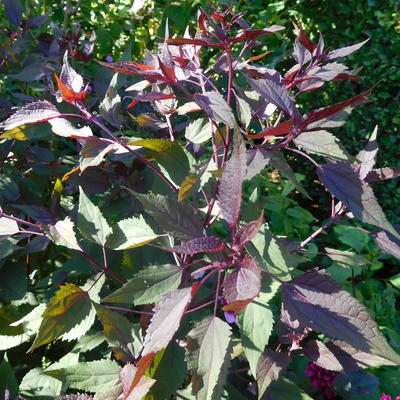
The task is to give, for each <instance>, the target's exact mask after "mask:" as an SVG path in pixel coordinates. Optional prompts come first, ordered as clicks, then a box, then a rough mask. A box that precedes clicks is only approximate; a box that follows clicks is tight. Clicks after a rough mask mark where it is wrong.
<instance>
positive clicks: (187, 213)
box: [135, 193, 203, 240]
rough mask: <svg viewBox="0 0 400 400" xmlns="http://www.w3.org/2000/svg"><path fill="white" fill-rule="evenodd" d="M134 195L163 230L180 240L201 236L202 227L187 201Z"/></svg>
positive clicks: (167, 197)
mask: <svg viewBox="0 0 400 400" xmlns="http://www.w3.org/2000/svg"><path fill="white" fill-rule="evenodd" d="M135 196H136V197H137V198H138V199H139V201H140V202H141V203H142V205H143V207H144V209H145V210H146V212H147V213H148V214H150V215H151V216H152V217H153V218H154V219H155V220H156V222H157V223H158V225H159V226H160V227H162V229H163V230H164V232H167V233H170V234H171V235H172V236H175V237H176V238H178V239H181V240H189V239H193V238H196V237H200V236H203V227H202V225H201V222H200V220H199V218H198V216H197V215H196V211H195V209H194V208H193V207H192V206H190V204H188V203H187V202H180V201H178V200H176V199H174V198H173V197H170V196H162V195H156V196H153V195H145V194H139V193H135Z"/></svg>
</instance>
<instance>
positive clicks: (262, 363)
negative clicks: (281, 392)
mask: <svg viewBox="0 0 400 400" xmlns="http://www.w3.org/2000/svg"><path fill="white" fill-rule="evenodd" d="M290 361H291V358H290V357H289V355H288V354H287V353H279V352H277V351H273V350H271V349H267V350H266V351H265V353H264V354H263V355H262V356H261V357H260V360H259V362H258V365H257V386H258V399H259V400H260V399H261V398H262V397H263V394H264V393H265V391H266V390H267V389H268V387H269V385H270V384H271V383H272V382H273V381H275V380H277V379H278V378H279V376H280V374H281V373H282V371H284V370H285V369H286V368H287V367H288V365H289V363H290Z"/></svg>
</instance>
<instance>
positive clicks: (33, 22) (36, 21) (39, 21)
mask: <svg viewBox="0 0 400 400" xmlns="http://www.w3.org/2000/svg"><path fill="white" fill-rule="evenodd" d="M47 18H48V14H44V15H39V16H38V17H34V18H32V19H30V20H29V22H28V28H37V27H39V26H42V25H43V24H44V23H45V22H46V21H47Z"/></svg>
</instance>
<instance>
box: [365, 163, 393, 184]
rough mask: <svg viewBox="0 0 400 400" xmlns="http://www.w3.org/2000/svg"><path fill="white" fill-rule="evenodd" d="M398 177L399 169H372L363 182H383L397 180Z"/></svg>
mask: <svg viewBox="0 0 400 400" xmlns="http://www.w3.org/2000/svg"><path fill="white" fill-rule="evenodd" d="M399 176H400V167H394V168H390V167H386V168H379V169H373V170H372V171H370V172H369V173H368V175H367V176H366V177H365V179H364V181H365V182H368V183H376V182H381V181H385V180H386V179H393V178H398V177H399Z"/></svg>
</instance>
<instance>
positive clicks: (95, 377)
mask: <svg viewBox="0 0 400 400" xmlns="http://www.w3.org/2000/svg"><path fill="white" fill-rule="evenodd" d="M120 370H121V367H120V366H119V365H118V363H117V362H116V361H111V360H99V361H89V362H81V363H79V364H76V365H72V366H70V367H66V368H60V369H55V370H50V371H45V374H46V375H50V376H52V377H54V378H57V379H59V380H61V381H63V382H65V383H66V384H67V385H68V386H69V387H70V388H73V389H78V390H85V391H88V392H94V393H101V392H104V391H106V390H107V389H109V388H110V386H111V387H112V386H115V385H117V384H118V382H119V375H118V374H119V371H120Z"/></svg>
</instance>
